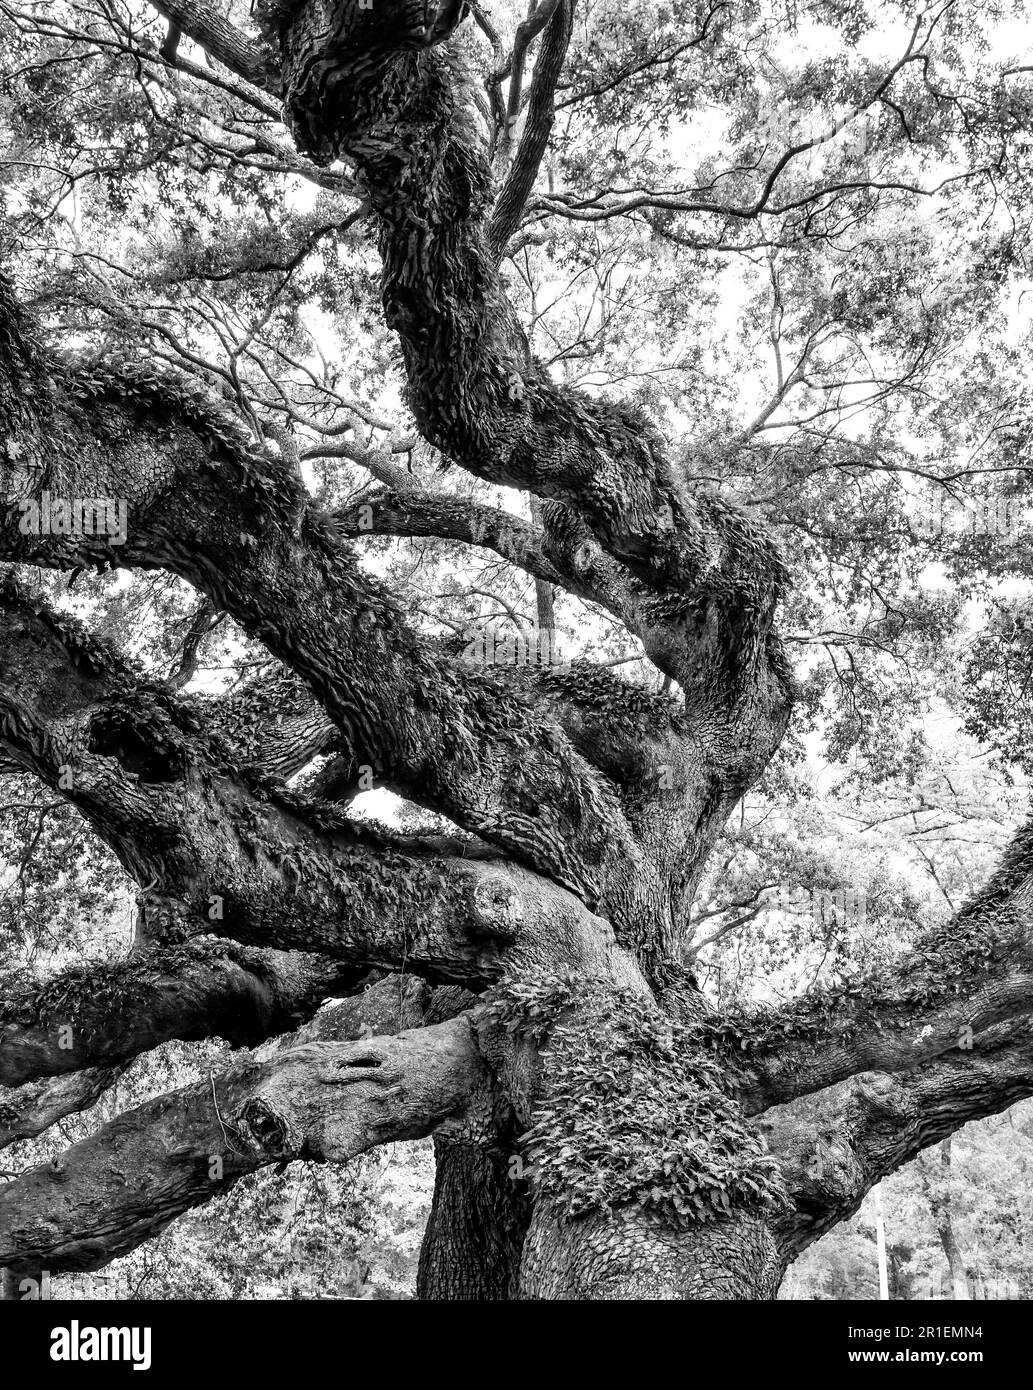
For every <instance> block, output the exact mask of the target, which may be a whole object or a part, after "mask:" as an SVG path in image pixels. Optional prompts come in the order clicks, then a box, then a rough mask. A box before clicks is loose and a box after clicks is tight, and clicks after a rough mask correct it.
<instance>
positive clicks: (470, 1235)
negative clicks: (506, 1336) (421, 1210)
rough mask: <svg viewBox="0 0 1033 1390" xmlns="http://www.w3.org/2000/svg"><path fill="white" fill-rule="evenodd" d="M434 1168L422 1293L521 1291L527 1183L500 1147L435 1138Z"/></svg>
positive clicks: (512, 1294)
mask: <svg viewBox="0 0 1033 1390" xmlns="http://www.w3.org/2000/svg"><path fill="white" fill-rule="evenodd" d="M434 1156H435V1160H436V1163H437V1174H436V1178H435V1183H434V1202H433V1207H432V1209H431V1214H430V1220H429V1221H428V1222H427V1230H426V1233H425V1234H424V1237H423V1246H422V1248H421V1250H420V1267H419V1274H418V1276H417V1282H416V1294H417V1297H418V1298H421V1299H445V1300H449V1301H453V1300H481V1299H486V1300H490V1301H493V1302H494V1301H498V1300H504V1299H513V1298H516V1297H517V1296H518V1293H519V1287H520V1255H521V1250H522V1247H523V1243H524V1236H525V1233H526V1231H527V1225H528V1220H529V1218H530V1201H529V1198H528V1195H527V1191H526V1183H524V1182H522V1181H521V1180H520V1179H519V1178H514V1177H511V1176H510V1173H511V1159H510V1156H509V1155H508V1154H506V1153H503V1152H502V1151H501V1150H499V1149H487V1148H485V1147H483V1146H482V1145H479V1144H475V1143H466V1142H464V1141H462V1140H453V1139H451V1138H444V1137H437V1138H435V1140H434Z"/></svg>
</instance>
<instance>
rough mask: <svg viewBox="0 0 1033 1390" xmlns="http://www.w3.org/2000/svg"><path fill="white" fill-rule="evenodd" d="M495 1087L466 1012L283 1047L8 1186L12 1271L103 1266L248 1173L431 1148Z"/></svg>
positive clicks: (6, 1248)
mask: <svg viewBox="0 0 1033 1390" xmlns="http://www.w3.org/2000/svg"><path fill="white" fill-rule="evenodd" d="M392 985H393V987H394V989H395V992H396V993H397V985H396V984H395V983H394V982H392ZM486 1083H487V1073H486V1070H485V1067H484V1064H483V1062H482V1061H481V1058H480V1055H479V1053H478V1050H477V1046H476V1042H475V1040H474V1037H473V1034H472V1033H471V1030H470V1027H469V1025H468V1023H467V1021H466V1018H465V1017H464V1016H460V1017H459V1018H457V1019H455V1020H452V1021H450V1022H446V1023H440V1024H436V1025H433V1026H431V1027H428V1028H421V1029H416V1030H412V1031H405V1032H401V1033H397V1034H394V1035H389V1036H385V1037H374V1038H368V1039H365V1040H363V1041H361V1042H326V1041H300V1042H298V1043H297V1045H296V1046H290V1047H287V1046H284V1045H282V1043H281V1044H278V1045H277V1046H276V1048H275V1049H274V1050H273V1051H271V1052H270V1054H269V1055H268V1056H267V1057H265V1058H259V1057H253V1058H251V1059H250V1060H247V1061H242V1062H240V1063H238V1064H237V1065H236V1066H234V1067H232V1068H230V1069H229V1070H227V1071H225V1072H223V1073H222V1074H221V1075H220V1076H214V1075H213V1076H211V1077H210V1078H207V1079H205V1080H204V1081H201V1082H199V1083H197V1084H195V1085H193V1086H187V1087H184V1088H183V1089H182V1090H179V1091H174V1092H171V1093H169V1094H167V1095H164V1096H160V1097H158V1098H157V1099H156V1100H153V1101H149V1102H147V1103H146V1104H144V1105H142V1106H139V1107H138V1108H137V1109H135V1110H131V1111H128V1112H127V1113H125V1114H122V1115H120V1116H119V1117H118V1119H117V1120H114V1121H113V1122H112V1123H111V1124H109V1125H106V1126H104V1127H103V1128H102V1129H101V1130H99V1131H98V1132H97V1133H96V1134H94V1135H91V1136H90V1138H88V1139H85V1140H83V1141H82V1142H81V1143H79V1144H76V1145H74V1146H73V1147H72V1148H70V1149H68V1150H66V1151H65V1152H64V1153H63V1154H61V1155H60V1157H59V1158H57V1159H56V1160H55V1161H54V1162H53V1163H50V1164H47V1165H45V1166H43V1167H41V1168H35V1169H32V1170H31V1171H29V1172H27V1173H25V1174H23V1175H22V1176H21V1177H19V1178H16V1179H14V1180H13V1181H11V1182H8V1183H7V1184H6V1185H4V1186H3V1187H0V1265H4V1266H6V1267H7V1268H8V1269H10V1270H13V1271H14V1272H15V1273H22V1272H31V1271H32V1270H33V1269H34V1268H35V1269H39V1268H45V1269H48V1270H50V1271H51V1272H54V1273H56V1272H59V1271H62V1270H82V1269H98V1268H100V1267H101V1266H102V1265H104V1264H106V1263H108V1261H109V1260H111V1259H113V1258H115V1257H116V1256H118V1255H123V1254H126V1253H127V1252H128V1251H130V1250H132V1249H134V1248H135V1247H136V1246H137V1245H139V1244H140V1243H141V1242H143V1241H145V1240H147V1239H149V1238H150V1237H151V1236H153V1235H155V1234H157V1232H159V1231H160V1230H162V1229H163V1228H164V1227H165V1226H167V1225H168V1223H169V1222H170V1221H172V1220H174V1219H175V1217H176V1216H178V1215H180V1214H181V1213H182V1212H184V1211H188V1210H189V1209H190V1208H192V1207H195V1206H198V1205H200V1204H201V1203H203V1202H206V1201H208V1200H210V1199H211V1198H212V1197H213V1196H215V1195H217V1194H218V1193H219V1192H222V1191H225V1190H226V1188H227V1187H228V1186H229V1185H231V1184H232V1183H234V1182H235V1181H236V1180H237V1179H239V1178H240V1177H242V1176H243V1175H244V1174H245V1173H250V1172H254V1171H255V1170H256V1169H257V1168H261V1167H265V1166H268V1165H269V1164H272V1163H282V1162H285V1161H290V1160H291V1159H296V1158H304V1159H308V1160H313V1159H314V1160H317V1161H318V1160H329V1161H334V1162H346V1161H347V1160H348V1159H350V1158H354V1157H355V1156H356V1155H357V1154H360V1153H362V1152H364V1151H365V1150H366V1149H369V1148H372V1147H374V1146H376V1145H379V1144H385V1143H391V1142H393V1141H396V1140H401V1139H417V1138H421V1137H423V1136H425V1135H427V1134H430V1133H432V1132H434V1131H435V1130H436V1129H438V1128H439V1127H440V1126H441V1125H443V1124H445V1123H446V1122H448V1121H449V1120H450V1119H453V1118H455V1117H458V1116H462V1115H464V1114H465V1113H466V1112H467V1110H468V1108H469V1107H470V1106H471V1104H473V1105H478V1104H480V1103H481V1097H482V1096H483V1095H484V1094H485V1087H486Z"/></svg>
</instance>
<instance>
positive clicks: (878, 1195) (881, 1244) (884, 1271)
mask: <svg viewBox="0 0 1033 1390" xmlns="http://www.w3.org/2000/svg"><path fill="white" fill-rule="evenodd" d="M872 1195H873V1196H874V1198H875V1247H876V1249H877V1250H878V1252H879V1298H880V1299H882V1300H883V1302H888V1301H889V1296H890V1277H889V1270H888V1268H887V1266H886V1223H885V1221H884V1220H883V1219H882V1183H881V1182H877V1183H876V1184H875V1186H874V1187H873V1188H872Z"/></svg>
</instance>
